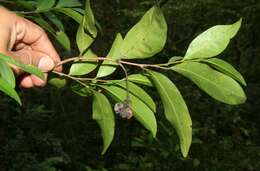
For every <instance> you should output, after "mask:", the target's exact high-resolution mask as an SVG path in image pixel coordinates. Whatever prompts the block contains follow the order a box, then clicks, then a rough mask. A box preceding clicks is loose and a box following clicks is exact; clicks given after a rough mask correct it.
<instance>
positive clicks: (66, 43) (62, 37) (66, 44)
mask: <svg viewBox="0 0 260 171" xmlns="http://www.w3.org/2000/svg"><path fill="white" fill-rule="evenodd" d="M55 37H56V39H57V41H58V42H59V43H60V44H61V45H62V47H63V48H64V49H66V50H67V51H70V39H69V37H68V36H67V34H66V33H65V32H63V31H58V32H56V36H55Z"/></svg>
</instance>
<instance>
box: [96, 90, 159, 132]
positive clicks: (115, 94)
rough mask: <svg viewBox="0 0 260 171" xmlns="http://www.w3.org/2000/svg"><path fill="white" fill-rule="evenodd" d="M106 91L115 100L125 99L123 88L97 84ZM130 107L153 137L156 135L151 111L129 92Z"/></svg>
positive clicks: (155, 124)
mask: <svg viewBox="0 0 260 171" xmlns="http://www.w3.org/2000/svg"><path fill="white" fill-rule="evenodd" d="M99 86H100V87H101V88H103V89H105V90H106V91H107V92H108V95H109V96H111V97H112V98H113V99H114V100H115V101H116V102H122V101H124V100H125V99H126V91H125V90H124V89H123V88H120V87H118V86H113V85H99ZM130 100H131V104H130V107H131V108H132V110H133V112H134V117H135V118H136V119H137V120H138V121H139V122H140V123H141V124H142V125H143V126H144V127H145V128H146V129H148V130H149V131H150V132H151V133H152V135H153V137H155V136H156V131H157V123H156V119H155V116H154V113H153V111H152V110H151V109H150V108H149V107H148V106H147V105H146V104H145V103H143V101H141V100H140V99H139V98H137V97H136V96H134V95H133V94H130Z"/></svg>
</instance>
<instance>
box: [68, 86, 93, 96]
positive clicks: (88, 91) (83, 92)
mask: <svg viewBox="0 0 260 171" xmlns="http://www.w3.org/2000/svg"><path fill="white" fill-rule="evenodd" d="M71 90H72V91H73V92H74V93H76V94H78V95H80V96H82V97H89V96H91V95H92V94H93V90H92V88H91V87H83V86H82V85H80V84H74V85H72V86H71Z"/></svg>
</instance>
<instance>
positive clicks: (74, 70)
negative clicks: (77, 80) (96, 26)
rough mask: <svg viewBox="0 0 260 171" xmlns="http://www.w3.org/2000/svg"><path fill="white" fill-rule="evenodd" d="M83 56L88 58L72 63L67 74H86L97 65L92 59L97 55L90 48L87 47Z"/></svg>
mask: <svg viewBox="0 0 260 171" xmlns="http://www.w3.org/2000/svg"><path fill="white" fill-rule="evenodd" d="M83 56H84V57H86V59H88V58H89V59H90V60H89V61H84V62H81V63H74V64H72V66H71V68H70V72H69V75H78V76H80V75H86V74H88V73H90V72H91V71H93V70H94V69H95V68H96V67H97V62H96V61H95V60H94V59H93V58H96V57H97V55H96V54H94V53H93V52H92V50H91V49H89V50H88V51H87V52H86V53H85V54H84V55H83Z"/></svg>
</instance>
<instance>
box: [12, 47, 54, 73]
mask: <svg viewBox="0 0 260 171" xmlns="http://www.w3.org/2000/svg"><path fill="white" fill-rule="evenodd" d="M8 53H9V54H8V55H9V56H12V57H13V58H14V59H15V60H17V61H19V62H20V63H23V64H29V65H34V66H37V67H38V68H40V69H41V70H42V71H43V72H48V71H51V70H52V69H53V68H54V62H53V60H52V59H51V58H50V57H49V56H47V55H46V54H44V53H42V52H37V51H32V50H30V49H22V50H19V51H16V52H8ZM14 71H15V73H16V74H18V75H20V74H22V73H23V72H22V71H21V70H20V69H17V68H14Z"/></svg>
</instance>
